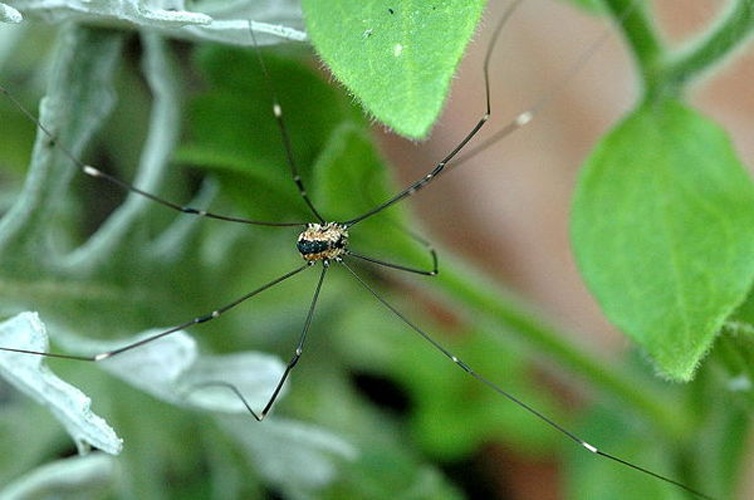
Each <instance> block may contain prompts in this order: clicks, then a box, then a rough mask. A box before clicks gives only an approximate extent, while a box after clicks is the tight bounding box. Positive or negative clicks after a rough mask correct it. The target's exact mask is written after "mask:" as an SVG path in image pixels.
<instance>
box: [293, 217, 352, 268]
mask: <svg viewBox="0 0 754 500" xmlns="http://www.w3.org/2000/svg"><path fill="white" fill-rule="evenodd" d="M347 245H348V228H347V227H346V226H345V225H344V224H338V223H337V222H328V223H326V224H318V223H310V224H307V225H306V229H304V230H303V231H302V232H301V234H300V235H299V236H298V241H297V242H296V248H298V252H299V253H300V254H301V257H303V258H304V260H306V261H309V262H315V261H318V260H321V261H324V262H328V261H330V260H340V258H341V256H342V255H343V254H345V253H346V246H347Z"/></svg>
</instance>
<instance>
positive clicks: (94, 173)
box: [0, 85, 304, 227]
mask: <svg viewBox="0 0 754 500" xmlns="http://www.w3.org/2000/svg"><path fill="white" fill-rule="evenodd" d="M0 93H2V94H4V95H5V96H6V97H7V98H8V99H9V100H10V102H11V103H12V104H13V105H14V106H15V107H16V108H17V109H18V110H19V111H20V112H21V113H22V114H23V115H24V116H26V117H27V118H28V119H29V120H31V121H32V122H33V123H35V124H36V126H37V128H38V130H39V131H40V132H41V133H43V134H44V135H45V136H47V138H48V140H49V142H50V144H51V145H54V146H55V147H57V148H58V149H59V150H60V151H62V152H63V154H65V155H66V156H67V157H68V159H69V160H70V161H71V162H72V163H73V164H74V165H76V166H77V167H78V169H79V170H80V171H81V172H82V173H83V174H85V175H88V176H90V177H95V178H99V179H104V180H105V181H107V182H109V183H111V184H114V185H116V186H118V187H120V188H121V189H124V190H126V191H130V192H132V193H136V194H138V195H140V196H143V197H145V198H148V199H150V200H152V201H154V202H155V203H158V204H160V205H162V206H164V207H167V208H169V209H171V210H175V211H177V212H181V213H184V214H189V215H196V216H199V217H206V218H208V219H217V220H223V221H228V222H235V223H239V224H248V225H253V226H273V227H291V226H301V225H303V224H304V223H303V222H270V221H260V220H254V219H246V218H243V217H234V216H229V215H222V214H216V213H213V212H209V211H207V210H203V209H199V208H195V207H189V206H183V205H179V204H177V203H173V202H171V201H169V200H166V199H164V198H161V197H159V196H157V195H154V194H152V193H148V192H146V191H143V190H141V189H139V188H138V187H136V186H133V185H131V184H129V183H127V182H125V181H122V180H120V179H118V178H117V177H114V176H112V175H110V174H107V173H105V172H103V171H101V170H99V169H98V168H96V167H94V166H92V165H88V164H86V163H84V162H83V161H81V160H80V159H79V158H77V157H76V156H74V154H73V153H72V152H71V151H70V150H69V149H68V148H67V147H66V146H65V145H64V144H61V143H59V142H58V141H57V139H56V137H55V135H54V134H53V133H52V131H50V130H49V129H48V128H47V127H46V126H45V125H44V124H43V123H42V122H40V121H39V119H38V118H37V117H36V116H34V115H33V114H32V113H31V112H30V111H29V110H28V109H26V108H25V107H24V105H23V104H21V102H20V101H19V100H18V99H16V98H15V97H14V96H13V94H11V93H10V92H9V91H8V89H6V88H5V87H3V86H2V85H0Z"/></svg>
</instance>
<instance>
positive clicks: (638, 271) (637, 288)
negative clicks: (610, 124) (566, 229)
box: [571, 101, 754, 381]
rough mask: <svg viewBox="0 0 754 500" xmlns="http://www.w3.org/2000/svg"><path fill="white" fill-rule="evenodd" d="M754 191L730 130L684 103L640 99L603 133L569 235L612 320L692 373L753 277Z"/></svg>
mask: <svg viewBox="0 0 754 500" xmlns="http://www.w3.org/2000/svg"><path fill="white" fill-rule="evenodd" d="M752 222H754V186H753V185H752V182H751V179H750V177H749V175H748V174H747V173H746V172H745V170H744V168H743V166H742V165H741V162H740V161H739V160H738V158H737V157H736V154H735V152H734V151H733V148H732V146H731V144H730V140H729V139H728V137H727V135H726V134H725V133H724V132H723V131H722V130H721V129H720V128H719V127H718V126H717V125H715V124H714V123H712V122H711V121H709V120H708V119H706V118H705V117H703V116H701V115H699V114H698V113H696V112H694V111H692V110H690V109H688V108H686V107H684V106H683V105H682V104H680V103H678V102H675V101H669V102H665V103H663V104H661V105H652V106H645V107H643V108H640V109H639V110H638V111H637V112H636V113H635V114H634V115H632V116H631V117H630V118H629V119H627V120H626V121H625V122H624V123H623V124H621V125H620V126H619V127H618V128H617V129H616V130H614V131H613V132H612V133H611V134H609V136H608V137H607V138H606V139H605V140H603V142H602V143H601V144H600V146H599V147H598V148H597V150H596V151H595V152H594V154H593V155H592V157H591V158H590V159H589V160H588V162H587V164H586V167H585V168H584V171H583V172H582V175H581V178H580V179H579V184H578V188H577V193H576V198H575V201H574V205H573V214H572V218H571V237H572V243H573V246H574V251H575V253H576V258H577V261H578V264H579V266H580V268H581V272H582V274H583V276H584V278H585V280H586V282H587V284H588V286H589V288H590V290H591V291H592V293H593V294H594V295H595V297H596V298H597V300H598V301H599V302H600V304H601V306H602V309H603V311H604V312H605V314H606V315H607V316H608V317H609V318H610V320H611V321H612V322H613V323H614V324H615V325H616V326H618V327H619V328H621V329H622V330H623V331H624V332H625V333H627V334H628V335H630V336H631V337H632V338H633V339H634V340H635V341H636V342H637V343H639V344H640V345H641V346H642V347H643V348H644V349H646V351H647V352H648V353H649V354H650V355H651V356H652V358H654V360H655V362H656V363H657V366H658V368H659V369H660V371H662V372H663V373H664V374H665V375H667V376H668V377H670V378H672V379H676V380H684V381H685V380H689V379H690V378H691V377H692V375H693V373H694V370H695V368H696V366H697V364H698V362H699V360H700V359H701V358H702V357H703V356H704V355H705V353H706V352H707V350H708V349H709V348H710V346H711V344H712V342H713V340H714V339H715V336H716V334H717V332H718V331H719V330H720V328H721V326H722V325H723V322H724V321H725V319H726V317H727V316H728V315H730V313H731V312H732V311H733V309H734V308H735V307H736V306H737V305H738V304H740V303H741V301H742V300H743V299H744V297H745V295H746V293H747V290H748V289H749V288H750V286H751V283H752V277H753V276H754V259H752V255H754V232H752V231H751V227H752Z"/></svg>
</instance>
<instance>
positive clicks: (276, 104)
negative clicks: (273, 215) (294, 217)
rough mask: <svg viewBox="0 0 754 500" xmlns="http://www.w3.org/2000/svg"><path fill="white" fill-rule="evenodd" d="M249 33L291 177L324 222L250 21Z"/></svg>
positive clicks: (303, 197) (302, 195) (314, 213)
mask: <svg viewBox="0 0 754 500" xmlns="http://www.w3.org/2000/svg"><path fill="white" fill-rule="evenodd" d="M249 34H250V35H251V40H252V42H253V43H254V48H255V51H256V55H257V60H258V61H259V66H260V67H261V68H262V75H263V76H264V80H265V82H267V91H268V92H269V94H270V98H271V99H272V114H273V116H274V117H275V123H276V124H277V127H278V131H279V132H280V139H281V141H282V143H283V150H284V151H285V160H286V162H287V163H288V167H289V168H290V171H291V177H292V178H293V182H294V183H295V184H296V187H297V188H298V192H299V194H300V195H301V198H302V199H303V200H304V203H306V206H307V207H309V210H310V211H311V212H312V214H313V215H314V217H316V218H317V220H318V221H319V222H320V223H323V224H324V223H325V219H324V218H323V217H322V216H321V215H320V213H319V212H318V211H317V208H316V207H315V206H314V203H313V202H312V200H311V198H309V194H308V193H307V191H306V187H305V186H304V181H303V180H302V179H301V174H299V171H298V164H297V163H296V158H295V156H294V155H293V147H292V146H291V138H290V136H289V135H288V127H286V125H285V119H284V118H283V107H282V106H281V105H280V100H279V99H278V96H277V92H275V88H274V86H273V85H272V83H271V82H272V78H271V77H270V72H269V70H268V69H267V65H266V64H265V63H264V58H263V57H262V53H261V52H260V51H259V46H258V45H257V39H256V37H255V36H254V30H253V29H252V27H251V21H249Z"/></svg>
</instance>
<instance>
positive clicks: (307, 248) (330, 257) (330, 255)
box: [0, 0, 711, 498]
mask: <svg viewBox="0 0 754 500" xmlns="http://www.w3.org/2000/svg"><path fill="white" fill-rule="evenodd" d="M522 1H523V0H517V1H516V2H514V3H513V4H512V5H511V6H510V7H509V8H508V10H507V11H506V13H505V14H504V16H503V18H502V19H501V21H500V22H499V23H498V25H497V27H496V28H495V30H494V33H493V36H492V40H491V41H490V45H489V48H488V49H487V53H486V55H485V59H484V65H483V74H484V82H485V111H484V114H483V115H482V116H481V118H479V120H478V121H477V122H476V123H475V124H474V126H473V127H472V128H471V129H470V131H469V132H467V134H466V135H465V136H464V138H463V139H462V140H461V141H460V142H459V143H458V144H457V145H456V146H455V147H454V148H453V149H452V150H451V151H450V152H449V153H447V154H446V155H445V157H444V158H443V159H442V160H441V161H440V162H439V163H437V164H436V165H435V166H434V167H433V168H432V169H431V170H430V171H429V172H428V173H426V174H425V175H423V176H422V177H421V178H419V179H418V180H416V181H415V182H413V183H412V184H410V185H409V186H408V187H406V188H404V189H403V190H402V191H400V192H399V193H397V194H396V195H394V196H393V197H391V198H389V199H388V200H386V201H384V202H382V203H380V204H378V205H376V206H375V207H374V208H372V209H370V210H368V211H366V212H364V213H362V214H360V215H358V216H356V217H353V218H351V219H349V220H346V221H344V222H335V221H328V220H327V219H326V218H325V217H323V216H322V215H321V214H320V213H319V211H318V210H317V208H316V207H315V205H314V202H313V201H312V200H311V198H310V197H309V195H308V194H307V191H306V187H305V185H304V181H303V180H302V178H301V176H300V175H299V171H298V166H297V164H296V161H295V160H294V157H293V151H292V146H291V142H290V138H289V136H288V130H287V128H286V125H285V121H284V116H283V110H282V108H281V106H280V104H279V101H278V98H277V96H276V95H275V92H274V89H270V98H271V100H272V114H273V116H274V119H275V121H276V124H277V128H278V131H279V134H280V138H281V140H282V144H283V148H284V151H285V155H286V161H287V163H288V167H289V169H290V173H291V177H292V179H293V182H294V183H295V185H296V187H297V189H298V192H299V195H300V196H301V198H302V199H303V201H304V202H305V204H306V205H307V207H308V209H309V211H310V212H311V214H312V216H313V217H314V219H316V222H312V223H308V224H306V225H305V227H304V229H303V231H302V232H301V233H300V234H299V236H298V240H297V242H296V247H297V249H298V252H299V253H300V254H301V257H302V258H303V259H304V264H302V265H301V266H299V267H297V268H295V269H293V270H291V271H289V272H287V273H285V274H283V275H282V276H280V277H278V278H276V279H274V280H272V281H270V282H268V283H266V284H264V285H262V286H261V287H259V288H256V289H255V290H253V291H251V292H249V293H247V294H245V295H243V296H241V297H239V298H237V299H236V300H234V301H232V302H230V303H228V304H226V305H224V306H222V307H220V308H218V309H215V310H213V311H211V312H209V313H207V314H204V315H202V316H198V317H195V318H193V319H191V320H189V321H186V322H184V323H182V324H180V325H177V326H174V327H172V328H170V329H168V330H165V331H163V332H160V333H157V334H155V335H152V336H150V337H147V338H144V339H141V340H139V341H138V342H134V343H131V344H129V345H126V346H123V347H121V348H118V349H115V350H111V351H107V352H103V353H100V354H97V355H94V356H77V355H69V354H61V353H47V352H38V351H31V350H24V349H15V348H11V347H0V350H2V351H9V352H16V353H23V354H32V355H40V356H47V357H53V358H62V359H71V360H79V361H89V362H99V361H103V360H105V359H108V358H112V357H115V356H117V355H119V354H121V353H124V352H126V351H131V350H133V349H136V348H138V347H140V346H142V345H144V344H147V343H150V342H153V341H156V340H158V339H160V338H162V337H165V336H168V335H170V334H172V333H175V332H177V331H179V330H183V329H185V328H188V327H191V326H193V325H197V324H200V323H206V322H208V321H211V320H213V319H216V318H218V317H220V316H221V315H223V314H224V313H226V312H227V311H229V310H231V309H233V308H235V307H236V306H238V305H239V304H241V303H243V302H245V301H246V300H248V299H250V298H252V297H254V296H256V295H258V294H260V293H262V292H263V291H265V290H267V289H269V288H272V287H274V286H275V285H277V284H279V283H281V282H283V281H285V280H287V279H289V278H291V277H293V276H295V275H297V274H299V273H301V272H303V271H304V270H306V269H309V268H311V267H314V266H315V265H316V264H317V263H321V264H322V266H321V269H320V274H319V279H318V281H317V284H316V287H315V290H314V294H313V297H312V299H311V302H310V305H309V309H308V313H307V315H306V319H305V322H304V326H303V328H302V330H301V334H300V336H299V340H298V343H297V345H296V349H295V351H294V353H293V356H292V357H291V358H290V360H289V361H288V363H287V365H286V367H285V370H284V372H283V374H282V376H281V378H280V380H279V381H278V383H277V385H276V386H275V388H274V390H273V391H272V395H271V396H270V398H269V400H268V401H267V403H266V404H265V405H264V407H263V408H262V410H261V411H255V410H254V409H252V408H251V405H250V404H249V403H248V402H247V400H246V399H245V398H244V396H243V395H242V394H241V392H240V390H239V389H238V388H236V387H235V386H233V385H232V384H230V383H228V382H219V381H218V382H208V383H203V384H201V385H202V386H208V385H212V386H221V387H224V388H227V389H228V390H230V391H232V392H233V393H234V394H235V395H236V396H237V397H238V398H239V399H240V400H241V401H242V402H243V404H244V405H245V406H246V408H247V410H248V412H249V414H250V415H252V416H253V417H254V419H255V420H257V421H260V422H261V421H262V420H264V418H265V417H266V416H267V414H268V413H269V412H270V410H271V408H272V406H273V405H274V403H275V401H276V400H277V398H278V396H279V394H280V391H281V389H282V387H283V385H284V383H285V381H286V380H287V379H288V376H289V375H290V373H291V372H292V370H293V368H294V367H295V366H296V364H297V363H298V361H299V359H300V358H301V355H302V353H303V350H304V345H305V342H306V338H307V334H308V332H309V328H310V326H311V324H312V321H313V318H314V312H315V310H316V306H317V302H318V299H319V295H320V291H321V290H322V286H323V283H324V280H325V276H326V275H327V272H328V270H329V269H330V265H331V264H333V263H337V264H340V265H342V266H343V267H344V268H345V269H346V270H347V271H348V272H349V273H350V274H351V275H352V276H353V277H354V278H355V279H356V280H357V281H358V283H359V284H360V285H361V286H363V287H364V288H365V289H366V290H367V291H368V292H369V293H370V294H371V295H372V296H374V297H375V298H376V300H377V301H379V302H380V303H381V304H382V305H383V306H384V307H386V308H387V309H388V310H390V311H391V312H392V313H393V314H394V315H395V316H397V317H398V318H399V319H400V320H401V321H402V322H403V323H404V324H405V325H406V326H407V327H408V328H409V329H410V330H412V331H413V332H414V333H416V334H418V335H419V336H421V337H422V338H423V339H424V340H426V341H427V342H429V343H430V344H431V345H432V346H433V347H434V348H435V349H436V350H438V351H439V352H440V353H442V354H443V355H444V356H445V357H447V358H448V359H449V360H450V361H451V362H452V363H454V364H455V365H456V366H458V367H459V368H460V369H462V370H463V371H465V372H466V373H467V374H469V375H470V376H471V377H473V378H474V379H476V380H477V381H479V382H480V383H482V384H484V385H486V386H487V387H489V388H490V389H492V390H493V391H495V392H496V393H498V394H499V395H501V396H503V397H505V398H507V399H508V400H510V401H511V402H513V403H514V404H516V405H517V406H519V407H520V408H522V409H523V410H525V411H526V412H528V413H530V414H531V415H533V416H534V417H536V418H537V419H539V420H540V421H542V422H543V423H545V424H546V425H548V426H550V427H551V428H553V429H554V430H556V431H557V432H559V433H561V434H562V435H564V436H566V437H567V438H569V439H570V440H572V441H574V442H575V443H577V444H578V445H580V446H581V447H583V448H584V449H586V450H587V451H589V452H591V453H593V454H596V455H599V456H602V457H604V458H606V459H608V460H611V461H614V462H617V463H620V464H622V465H624V466H626V467H629V468H631V469H634V470H636V471H638V472H641V473H643V474H645V475H648V476H652V477H654V478H656V479H658V480H661V481H663V482H666V483H669V484H672V485H674V486H676V487H678V488H680V489H682V490H685V491H686V492H688V493H691V494H693V495H695V496H697V497H699V498H711V497H709V496H707V495H705V494H703V493H701V492H698V491H696V490H694V489H692V488H691V487H689V486H686V485H684V484H682V483H680V482H678V481H676V480H674V479H671V478H669V477H666V476H663V475H661V474H659V473H656V472H653V471H651V470H649V469H646V468H644V467H642V466H640V465H637V464H634V463H631V462H629V461H626V460H624V459H622V458H620V457H618V456H615V455H611V454H609V453H607V452H604V451H602V450H600V449H598V448H597V447H596V446H594V445H592V444H590V443H588V442H586V441H584V440H583V439H581V438H580V437H578V436H577V435H576V434H574V433H572V432H571V431H569V430H568V429H566V428H564V427H562V426H561V425H560V424H558V423H557V422H555V421H553V420H552V419H550V418H549V417H548V416H546V415H545V414H543V413H541V412H540V411H539V410H537V409H535V408H533V407H532V406H530V405H528V404H527V403H526V402H524V401H522V400H520V399H518V398H517V397H516V396H514V395H513V394H511V393H509V392H507V391H506V390H504V389H503V388H501V387H500V386H498V385H497V384H496V383H494V382H492V381H491V380H489V379H487V378H485V377H484V376H483V375H481V374H479V373H477V372H476V371H475V370H474V369H473V368H472V367H470V366H469V365H467V364H466V363H465V362H464V361H463V360H461V359H459V358H458V357H456V356H455V355H454V354H452V353H451V352H450V351H448V350H447V349H446V348H445V347H443V345H441V344H440V343H438V342H437V341H436V340H434V339H433V338H432V337H431V336H430V335H429V334H428V333H427V332H426V331H425V330H423V329H422V328H420V327H419V326H417V325H416V324H415V323H413V322H412V321H411V320H410V319H409V318H408V317H407V316H406V315H404V314H403V313H402V312H401V311H399V310H398V309H397V308H396V307H395V306H393V305H392V304H391V303H389V302H388V301H387V300H386V299H385V298H383V297H382V296H380V295H379V294H378V293H377V292H376V291H375V290H374V289H373V288H372V287H370V286H369V285H368V284H367V283H366V282H365V281H364V280H363V279H362V278H361V277H360V276H359V274H357V273H356V272H355V271H354V269H353V268H352V267H351V266H350V265H349V264H348V262H347V260H348V259H350V258H352V259H357V260H361V261H365V262H367V263H371V264H376V265H379V266H383V267H388V268H392V269H396V270H400V271H405V272H409V273H414V274H419V275H424V276H434V275H436V274H437V272H438V263H437V255H436V252H435V250H434V249H432V248H431V247H429V246H428V245H426V246H427V250H428V252H429V254H430V257H431V260H432V267H431V269H428V270H426V269H417V268H412V267H408V266H404V265H401V264H396V263H392V262H386V261H383V260H379V259H375V258H372V257H369V256H365V255H360V254H358V253H355V252H353V251H351V250H350V249H349V248H348V236H349V234H348V233H349V231H350V230H351V228H353V227H354V226H356V225H357V224H358V223H360V222H362V221H364V220H366V219H368V218H371V217H373V216H375V215H377V214H378V213H380V212H382V211H383V210H385V209H387V208H388V207H390V206H392V205H394V204H396V203H398V202H400V201H402V200H404V199H406V198H409V197H411V196H413V195H414V194H415V193H417V192H418V191H420V190H422V189H424V188H426V187H427V186H428V185H430V184H431V183H432V182H433V181H435V180H436V179H437V178H438V177H439V176H440V175H442V174H443V173H444V172H446V171H447V170H449V169H450V168H452V167H453V166H457V165H458V164H460V163H462V162H463V161H465V160H466V159H468V158H469V157H470V156H473V155H474V154H476V153H477V152H479V151H481V150H483V149H485V148H486V147H488V146H489V145H490V144H491V143H494V142H497V141H499V140H500V139H502V138H504V137H506V136H508V135H510V134H511V133H513V132H514V131H516V130H517V129H519V128H521V127H524V126H525V125H526V124H528V123H529V122H530V121H531V120H532V119H533V117H534V115H535V114H536V112H537V111H538V110H539V108H540V107H541V106H542V105H544V103H545V102H546V100H548V99H549V98H551V97H552V96H553V95H552V94H550V95H547V96H545V98H544V99H541V100H540V101H539V103H538V104H537V105H535V106H533V107H532V108H530V109H529V110H527V111H525V112H523V113H520V114H519V115H517V116H516V117H515V118H514V119H513V120H511V121H510V122H509V123H508V124H507V125H505V126H504V127H503V128H502V129H501V130H500V131H498V132H497V133H495V134H494V135H493V136H492V137H491V138H489V139H487V140H485V141H483V142H482V143H481V144H479V145H477V146H476V147H474V148H467V145H468V144H469V142H470V141H471V140H472V139H473V138H474V137H476V135H477V133H478V132H479V131H480V130H481V129H482V128H483V126H484V125H485V123H486V122H487V121H488V119H489V117H490V115H491V108H490V106H491V105H490V85H489V75H488V73H489V71H488V68H489V64H490V60H491V56H492V52H493V50H494V48H495V46H496V43H497V39H498V38H499V35H500V33H501V32H502V30H503V27H504V26H505V24H506V22H507V21H508V19H509V18H510V16H511V15H512V13H513V12H514V11H515V9H516V7H517V6H518V5H519V4H520V3H521V2H522ZM251 37H252V38H254V34H253V32H251ZM254 42H255V43H254V44H255V46H256V40H255V39H254ZM598 45H599V43H595V44H594V45H593V46H592V50H589V51H587V52H586V53H585V54H584V55H583V56H582V57H581V58H580V59H579V60H578V61H577V62H576V64H574V66H573V67H572V71H571V73H569V74H568V75H569V76H570V75H571V74H573V73H575V71H576V70H577V69H578V68H579V67H580V66H581V65H582V63H583V62H584V61H585V60H586V59H587V58H589V57H590V55H591V53H592V52H593V51H594V50H596V48H597V46H598ZM256 54H257V58H258V60H259V63H260V67H261V68H262V71H263V73H264V77H265V79H266V81H268V82H269V81H270V76H269V74H268V72H267V68H266V66H265V65H264V61H263V59H262V56H261V54H260V52H259V50H257V51H256ZM556 90H557V89H556ZM0 92H2V93H3V94H4V95H5V96H6V97H7V98H8V99H9V100H10V101H12V103H13V104H14V105H15V106H16V107H17V108H18V109H19V110H20V112H22V113H23V114H24V115H25V116H26V117H27V118H28V119H29V120H31V121H32V122H34V123H35V124H36V125H37V127H38V129H39V132H40V133H42V134H44V135H45V136H46V137H47V139H48V140H49V142H50V143H51V144H54V145H55V146H56V147H57V148H58V149H59V150H61V151H62V152H63V153H64V154H65V155H66V156H67V157H68V159H69V160H70V161H71V162H72V163H74V164H75V165H76V166H77V167H78V168H79V169H80V170H81V172H83V173H84V174H86V175H88V176H90V177H94V178H100V179H104V180H105V181H107V182H110V183H112V184H114V185H117V186H119V187H120V188H122V189H124V190H127V191H130V192H133V193H136V194H137V195H139V196H142V197H145V198H148V199H150V200H152V201H153V202H155V203H158V204H160V205H163V206H165V207H167V208H170V209H172V210H175V211H178V212H181V213H184V214H189V215H194V216H198V217H204V218H209V219H216V220H221V221H226V222H233V223H239V224H247V225H254V226H268V227H291V226H300V225H301V223H298V222H295V223H293V222H270V221H260V220H252V219H246V218H241V217H234V216H228V215H222V214H218V213H213V212H209V211H206V210H203V209H199V208H194V207H190V206H183V205H179V204H176V203H173V202H171V201H168V200H166V199H163V198H161V197H158V196H156V195H154V194H151V193H149V192H146V191H143V190H141V189H140V188H138V187H136V186H133V185H131V184H129V183H126V182H124V181H122V180H120V179H118V178H116V177H113V176H111V175H110V174H107V173H105V172H103V171H101V170H99V169H97V168H96V167H94V166H92V165H88V164H86V163H84V162H83V161H81V160H80V159H79V158H77V157H76V156H75V155H74V154H72V153H71V151H70V150H69V149H67V147H66V146H65V145H63V144H59V143H57V142H56V139H55V135H54V134H53V133H52V132H51V130H50V129H48V128H47V127H46V126H45V125H44V124H43V123H41V122H40V121H39V120H38V119H37V118H36V117H35V116H34V115H32V114H31V113H30V112H29V111H28V110H27V109H26V108H25V107H24V106H23V105H22V104H21V103H20V102H19V101H18V100H17V99H16V98H15V97H14V96H13V95H12V94H11V93H10V92H8V90H7V89H5V88H4V87H2V86H0ZM462 151H464V154H465V156H461V155H460V154H459V153H461V152H462ZM453 160H455V163H451V162H452V161H453ZM422 243H423V242H422ZM195 387H196V386H195Z"/></svg>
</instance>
